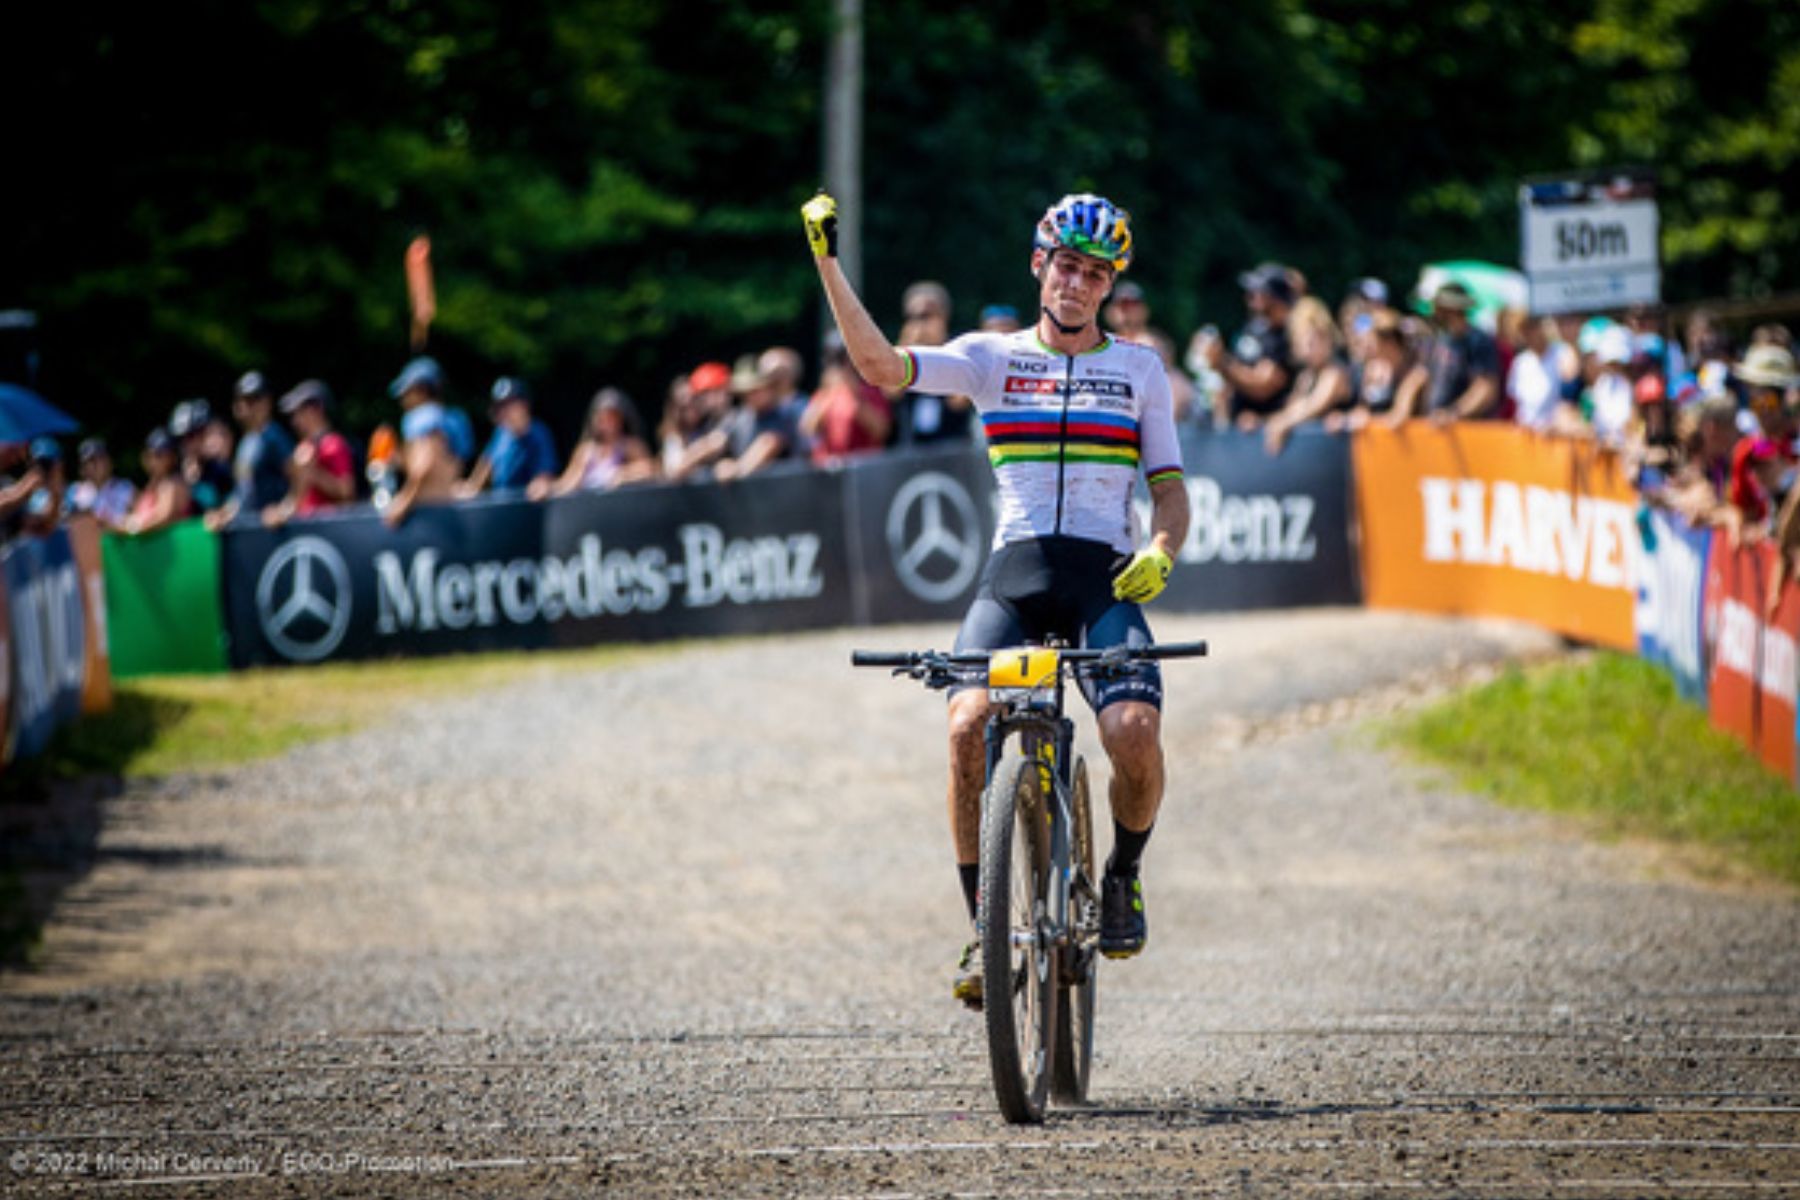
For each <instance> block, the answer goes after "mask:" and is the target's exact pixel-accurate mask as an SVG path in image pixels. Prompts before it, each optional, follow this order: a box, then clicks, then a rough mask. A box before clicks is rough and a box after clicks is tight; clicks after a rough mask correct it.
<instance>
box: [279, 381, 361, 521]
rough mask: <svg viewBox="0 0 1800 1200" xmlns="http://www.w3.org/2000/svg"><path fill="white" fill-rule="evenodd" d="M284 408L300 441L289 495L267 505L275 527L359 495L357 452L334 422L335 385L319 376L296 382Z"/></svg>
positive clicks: (283, 402)
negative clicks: (352, 450) (332, 411)
mask: <svg viewBox="0 0 1800 1200" xmlns="http://www.w3.org/2000/svg"><path fill="white" fill-rule="evenodd" d="M281 414H282V416H284V417H286V418H287V419H288V422H289V423H290V424H292V425H293V427H294V434H295V436H297V437H298V438H299V439H300V444H299V445H297V446H295V447H294V453H293V457H292V458H291V459H290V460H289V462H288V492H287V495H286V496H283V497H282V498H281V499H280V500H278V501H277V502H275V503H274V504H271V505H268V506H266V507H265V508H264V509H263V510H262V521H263V524H264V525H267V526H269V527H271V528H275V527H279V526H281V525H285V524H287V522H288V521H289V520H291V519H292V518H294V517H310V516H313V515H314V514H315V513H320V512H324V511H325V510H327V509H330V508H335V507H337V506H338V505H340V504H348V503H350V502H351V501H352V500H354V499H356V456H355V454H353V453H352V452H351V450H350V443H349V442H348V441H346V440H345V438H344V436H343V435H342V434H340V433H338V432H337V431H336V430H334V429H332V427H331V389H330V388H328V387H326V386H325V385H324V384H323V383H321V382H320V381H319V380H317V379H308V380H306V381H304V382H302V383H299V384H296V385H295V386H294V388H293V389H292V390H290V391H289V392H288V393H287V394H286V395H284V396H283V397H282V398H281Z"/></svg>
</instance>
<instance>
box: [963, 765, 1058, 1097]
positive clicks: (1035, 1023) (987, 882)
mask: <svg viewBox="0 0 1800 1200" xmlns="http://www.w3.org/2000/svg"><path fill="white" fill-rule="evenodd" d="M1047 772H1048V768H1047V767H1045V766H1043V765H1041V764H1039V763H1037V762H1035V761H1033V760H1031V759H1028V758H1026V757H1025V756H1024V755H1023V754H1020V753H1018V752H1016V751H1015V752H1014V753H1011V754H1008V755H1007V756H1006V757H1005V758H1003V759H1001V761H1000V766H999V769H998V770H996V771H995V772H994V776H993V778H992V779H991V780H989V781H988V789H987V794H986V795H985V796H983V797H982V817H981V821H982V824H981V907H980V912H979V915H978V918H977V922H976V924H977V928H978V930H979V933H980V937H981V968H982V980H983V991H984V993H985V1003H984V1004H983V1005H982V1011H983V1012H984V1013H985V1014H986V1017H987V1034H988V1060H989V1063H990V1064H991V1065H992V1067H993V1073H994V1094H995V1095H996V1096H997V1097H998V1098H999V1101H1000V1111H1001V1113H1002V1114H1004V1115H1005V1117H1006V1119H1007V1120H1008V1121H1011V1122H1012V1123H1014V1124H1024V1123H1031V1122H1037V1121H1042V1120H1043V1119H1044V1103H1045V1101H1046V1099H1047V1098H1048V1096H1049V1091H1050V1049H1051V1038H1052V1035H1053V1031H1054V1030H1055V1028H1056V1014H1055V1007H1056V991H1057V987H1056V985H1057V979H1056V955H1055V947H1054V946H1053V945H1052V944H1051V942H1050V936H1049V925H1050V914H1049V899H1048V898H1049V894H1050V826H1049V820H1048V813H1049V809H1048V807H1047V806H1046V802H1045V791H1046V789H1047V788H1048V786H1049V779H1048V776H1047Z"/></svg>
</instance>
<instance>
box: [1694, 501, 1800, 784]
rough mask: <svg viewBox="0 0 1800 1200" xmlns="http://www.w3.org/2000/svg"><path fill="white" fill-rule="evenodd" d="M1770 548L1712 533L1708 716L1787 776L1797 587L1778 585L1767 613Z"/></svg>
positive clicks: (1799, 673)
mask: <svg viewBox="0 0 1800 1200" xmlns="http://www.w3.org/2000/svg"><path fill="white" fill-rule="evenodd" d="M1774 572H1775V549H1774V547H1773V546H1771V545H1770V544H1768V543H1767V542H1759V543H1756V544H1753V545H1742V546H1738V547H1736V548H1735V549H1734V548H1733V547H1732V546H1731V544H1730V540H1729V538H1728V537H1727V535H1726V534H1724V533H1723V532H1715V533H1714V534H1713V541H1712V547H1711V550H1710V552H1709V555H1708V561H1707V570H1706V598H1705V616H1704V622H1705V636H1706V641H1707V646H1708V661H1709V663H1710V665H1711V675H1710V678H1709V680H1708V699H1709V706H1708V707H1709V710H1710V712H1711V715H1712V723H1713V725H1714V726H1716V727H1717V728H1719V729H1722V730H1724V731H1726V732H1727V733H1730V734H1732V735H1734V736H1736V737H1737V738H1738V739H1739V740H1741V741H1742V742H1743V743H1744V744H1745V745H1747V746H1749V747H1750V748H1751V749H1753V750H1754V751H1756V754H1757V756H1758V757H1760V758H1761V759H1762V760H1763V762H1765V763H1767V764H1768V765H1769V766H1770V767H1771V768H1773V769H1774V770H1776V771H1778V772H1780V773H1781V775H1782V776H1783V777H1785V778H1787V779H1789V780H1793V779H1794V778H1795V770H1794V764H1795V745H1794V743H1795V736H1796V732H1795V731H1796V720H1795V690H1796V686H1797V685H1800V662H1797V661H1796V655H1795V639H1796V637H1797V636H1800V587H1796V586H1794V585H1793V584H1791V583H1790V584H1789V585H1788V586H1787V587H1786V588H1785V589H1784V590H1783V592H1782V596H1781V602H1780V604H1779V605H1778V606H1777V607H1776V610H1775V613H1774V615H1773V616H1774V619H1773V620H1768V619H1766V616H1767V605H1768V590H1769V582H1770V580H1771V578H1772V577H1773V575H1774Z"/></svg>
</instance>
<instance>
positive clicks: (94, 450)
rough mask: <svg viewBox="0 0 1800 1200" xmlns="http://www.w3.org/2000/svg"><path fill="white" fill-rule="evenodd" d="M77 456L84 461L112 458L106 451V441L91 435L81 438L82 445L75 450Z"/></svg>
mask: <svg viewBox="0 0 1800 1200" xmlns="http://www.w3.org/2000/svg"><path fill="white" fill-rule="evenodd" d="M75 457H76V458H78V459H80V460H81V461H82V462H88V461H90V460H92V459H96V458H110V457H112V456H111V455H110V454H108V453H107V452H106V443H105V442H103V441H101V440H100V439H99V438H97V437H91V438H83V439H82V440H81V445H80V447H79V448H78V449H77V450H76V451H75Z"/></svg>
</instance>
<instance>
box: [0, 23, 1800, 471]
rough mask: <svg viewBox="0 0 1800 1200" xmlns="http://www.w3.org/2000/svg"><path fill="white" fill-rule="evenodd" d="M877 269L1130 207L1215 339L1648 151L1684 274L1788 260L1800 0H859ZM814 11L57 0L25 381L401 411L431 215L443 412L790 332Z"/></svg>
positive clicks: (27, 82) (20, 119) (1011, 295)
mask: <svg viewBox="0 0 1800 1200" xmlns="http://www.w3.org/2000/svg"><path fill="white" fill-rule="evenodd" d="M866 8H867V12H866V31H867V38H866V55H865V59H866V87H865V91H866V105H865V108H866V130H867V136H866V148H865V172H864V176H865V194H866V196H867V201H866V212H865V213H864V214H862V215H863V217H864V221H865V239H864V245H865V256H866V263H867V271H866V287H865V291H866V294H867V296H868V298H869V301H870V305H871V308H872V309H873V310H874V311H875V313H876V315H877V317H878V319H880V320H882V321H883V322H884V323H887V324H889V325H890V326H891V325H892V324H893V322H894V320H895V318H896V317H897V309H898V301H899V295H900V291H901V290H902V289H903V288H904V286H905V285H906V283H907V282H909V281H910V280H912V279H913V278H916V277H918V276H920V275H934V276H937V277H940V278H942V279H943V280H944V282H945V283H946V284H948V285H949V286H950V288H951V290H952V292H953V294H954V295H955V297H956V299H957V301H958V304H959V316H960V317H961V318H963V319H967V318H970V317H972V315H973V311H974V310H975V308H976V307H978V306H979V305H981V304H983V303H987V302H993V301H1010V302H1013V303H1015V304H1021V305H1026V306H1029V304H1030V301H1031V299H1032V293H1031V290H1030V289H1031V287H1032V284H1031V281H1030V280H1029V278H1028V277H1027V276H1026V273H1025V263H1026V252H1027V248H1028V245H1029V242H1028V237H1029V228H1030V226H1031V224H1032V222H1033V221H1034V220H1035V219H1036V217H1037V215H1038V214H1039V213H1040V212H1041V211H1042V210H1043V208H1044V206H1045V205H1046V204H1047V203H1048V202H1049V201H1050V200H1053V199H1054V198H1055V197H1056V196H1058V195H1060V194H1061V193H1063V192H1066V191H1071V190H1077V189H1084V188H1091V189H1094V190H1100V191H1103V192H1105V193H1107V194H1109V195H1111V196H1113V197H1114V198H1115V199H1117V200H1119V201H1120V202H1121V203H1123V204H1125V205H1126V206H1127V207H1129V208H1130V209H1132V211H1133V213H1134V215H1135V217H1136V218H1137V232H1138V239H1139V250H1140V257H1139V262H1138V265H1137V266H1136V267H1134V272H1135V275H1136V277H1137V278H1138V279H1139V280H1140V281H1141V282H1143V283H1144V285H1145V286H1146V288H1147V289H1148V290H1149V293H1150V297H1151V300H1152V303H1153V305H1154V306H1155V309H1156V319H1157V322H1158V323H1159V324H1161V325H1163V326H1165V327H1166V328H1168V329H1170V330H1171V331H1172V332H1175V333H1177V334H1181V333H1185V332H1186V331H1187V330H1188V329H1190V328H1192V327H1193V326H1195V325H1197V324H1198V323H1200V322H1201V321H1202V320H1215V321H1220V322H1224V323H1230V322H1231V321H1232V320H1233V319H1235V317H1236V316H1237V313H1238V309H1239V302H1238V298H1237V294H1236V287H1235V278H1236V274H1237V272H1238V271H1239V270H1241V269H1242V268H1244V267H1246V266H1248V265H1249V264H1251V263H1253V262H1256V261H1258V260H1260V259H1263V258H1269V257H1277V258H1281V259H1284V260H1286V261H1290V262H1294V263H1296V264H1299V265H1300V266H1302V267H1303V268H1304V269H1305V270H1306V271H1307V272H1308V274H1309V275H1310V276H1311V277H1312V279H1313V281H1314V283H1315V285H1316V287H1317V288H1318V290H1319V291H1320V292H1321V293H1322V294H1324V295H1326V296H1328V297H1329V296H1335V295H1336V294H1338V291H1339V289H1340V288H1341V287H1342V285H1343V284H1344V283H1345V282H1346V281H1347V280H1348V279H1349V278H1350V277H1352V276H1354V275H1357V274H1362V273H1375V274H1380V275H1383V276H1385V277H1386V278H1388V279H1389V280H1390V281H1391V282H1393V283H1395V284H1396V285H1400V286H1404V285H1406V284H1407V283H1409V282H1410V281H1411V278H1412V274H1413V272H1414V271H1415V270H1416V268H1417V266H1418V265H1419V264H1420V263H1421V262H1423V261H1426V260H1428V259H1432V258H1441V257H1486V258H1492V259H1497V260H1500V261H1509V260H1511V258H1512V257H1513V255H1514V254H1515V246H1516V242H1517V225H1516V207H1515V206H1516V195H1515V189H1516V185H1517V181H1518V179H1519V177H1520V176H1522V175H1525V174H1534V173H1539V172H1546V171H1555V170H1559V169H1563V168H1566V167H1569V166H1571V165H1601V164H1607V163H1625V162H1629V163H1647V164H1650V165H1655V166H1658V167H1660V168H1661V170H1662V171H1663V177H1664V180H1665V184H1666V188H1667V190H1666V197H1667V199H1666V202H1665V227H1666V229H1667V251H1668V257H1669V261H1670V280H1671V284H1670V287H1671V291H1672V292H1673V293H1674V294H1676V295H1678V296H1679V295H1684V294H1685V295H1687V296H1690V297H1693V296H1697V295H1698V294H1701V293H1711V294H1727V293H1729V294H1740V293H1754V292H1758V291H1761V290H1765V289H1767V288H1769V287H1771V286H1774V285H1776V284H1778V283H1780V282H1781V280H1780V279H1779V277H1778V273H1779V270H1780V268H1781V265H1782V264H1784V263H1792V262H1793V261H1794V260H1795V252H1796V250H1797V249H1800V214H1796V213H1794V212H1793V211H1791V205H1787V204H1784V203H1783V200H1784V198H1786V197H1792V196H1794V195H1796V194H1800V187H1797V186H1796V185H1797V184H1800V179H1796V174H1795V172H1796V166H1795V163H1796V157H1797V156H1800V10H1796V9H1794V8H1793V6H1792V5H1789V4H1783V3H1781V2H1780V0H1581V2H1580V3H1577V4H1575V5H1572V6H1570V5H1562V4H1558V3H1555V2H1554V0H1516V2H1515V3H1512V4H1507V5H1498V4H1494V3H1492V0H1451V2H1449V3H1446V4H1439V5H1426V4H1421V3H1418V2H1417V0H1275V2H1274V3H1270V4H1265V5H1247V6H1246V5H1227V4H1225V3H1223V2H1222V0H1146V2H1145V3H1143V4H1139V5H1134V6H1130V7H1126V8H1121V7H1120V6H1118V5H1115V4H1102V3H1099V2H1098V0H1072V2H1070V3H1065V4H1060V5H1054V6H1049V7H1046V6H1043V5H1037V4H1029V5H1028V4H1024V3H1019V2H1017V0H996V2H995V3H993V4H987V5H980V6H944V5H934V4H929V3H926V2H925V0H894V2H893V3H889V4H880V5H876V4H869V5H867V6H866ZM831 11H832V6H831V5H829V4H827V3H825V0H798V2H796V3H790V4H787V5H782V6H778V7H771V6H767V5H752V4H748V3H745V2H744V0H696V2H695V3H690V4H682V5H650V4H644V3H641V2H636V0H519V2H518V3H513V4H507V5H500V4H495V3H492V2H491V0H440V2H437V3H431V4H426V3H421V2H419V0H346V2H345V3H339V4H325V3H321V2H319V0H249V2H245V0H239V2H236V3H226V2H225V0H199V2H198V3H195V4H190V5H185V6H182V7H181V8H180V9H179V10H178V11H175V10H169V9H167V8H158V7H157V6H153V5H152V6H145V5H135V6H128V5H101V6H98V7H96V6H81V5H34V6H28V8H27V9H26V10H25V11H22V12H21V13H18V14H13V25H12V27H11V32H12V34H13V37H12V40H11V44H13V45H15V46H20V47H29V48H30V49H29V52H28V53H27V54H25V55H20V56H17V57H18V59H19V61H18V63H17V64H16V69H12V70H9V71H7V72H4V73H0V98H4V101H5V103H6V105H7V109H8V111H9V113H11V114H13V115H14V116H15V118H16V119H15V121H14V122H12V123H11V126H10V128H9V137H8V143H7V155H8V161H9V163H10V164H11V165H12V166H13V167H14V168H15V169H14V170H13V171H12V172H10V173H9V180H8V186H7V188H6V189H4V194H3V195H0V206H3V208H0V263H4V264H5V267H6V269H5V270H4V271H3V272H0V307H10V306H15V305H17V306H23V307H28V308H32V309H35V310H37V311H38V312H39V313H40V314H41V316H42V319H43V333H42V339H41V340H42V351H43V361H44V375H43V377H42V383H43V387H44V390H45V391H47V392H48V393H49V394H50V395H51V396H52V398H54V399H56V400H58V401H60V402H62V403H64V404H67V405H69V406H71V407H72V408H74V409H75V410H76V411H77V412H78V414H80V415H81V416H83V417H84V418H85V419H86V420H87V422H88V424H89V425H90V426H93V427H97V428H99V429H101V430H103V431H111V432H115V433H117V434H119V435H121V436H128V437H131V438H136V437H137V436H138V435H140V434H141V433H142V432H143V430H144V429H145V428H146V427H147V426H148V425H150V424H151V423H152V422H153V421H155V420H158V419H160V418H162V417H163V416H165V415H166V413H167V411H168V409H169V407H170V405H171V403H172V402H173V401H174V400H176V399H179V398H181V397H182V396H185V395H191V394H207V395H211V396H213V397H219V396H221V395H222V394H223V392H224V390H225V388H226V386H227V385H228V383H229V380H230V379H231V378H232V377H233V376H234V375H235V374H236V373H237V372H238V371H240V370H242V369H244V368H245V367H248V366H251V365H260V366H262V367H264V368H266V369H268V370H269V371H271V372H272V373H273V374H274V375H275V377H276V378H277V379H278V380H281V381H283V382H286V381H291V380H293V379H295V378H297V377H299V376H301V375H319V376H322V377H324V378H326V379H327V380H328V381H330V382H331V383H332V384H333V385H334V386H335V387H336V389H337V390H338V391H339V393H340V394H341V395H342V396H344V397H345V398H346V401H347V404H346V408H347V411H346V413H345V414H344V416H345V418H346V423H347V424H350V425H352V426H355V427H358V428H363V429H366V428H367V427H368V426H370V425H371V424H373V423H374V422H375V421H377V420H380V419H391V417H392V415H393V414H392V412H391V408H390V405H389V403H388V400H387V398H386V395H385V384H386V382H387V380H388V379H389V378H390V377H391V376H392V374H393V373H394V371H395V369H396V368H397V367H398V366H399V364H400V362H401V361H402V360H403V359H404V357H405V356H406V354H407V352H408V351H407V331H408V315H407V311H406V295H405V289H404V285H403V282H402V275H401V270H400V263H401V254H402V251H403V249H404V247H405V245H406V244H407V242H408V241H409V240H410V238H411V237H412V235H413V234H415V233H416V232H419V231H421V230H423V231H427V232H429V233H430V235H431V237H432V240H433V251H434V255H433V257H434V264H435V267H436V272H437V282H438V300H439V318H438V322H437V325H436V327H435V329H434V332H433V339H432V343H431V350H432V351H433V353H435V354H437V355H438V356H439V357H440V358H441V359H443V360H444V361H445V364H446V366H447V368H448V370H449V373H450V379H451V382H452V388H453V396H452V398H453V399H454V400H457V401H460V402H461V403H463V404H465V405H467V406H471V407H477V408H479V407H480V403H481V395H482V392H483V390H484V386H485V384H486V382H487V381H488V380H489V379H490V378H492V377H493V376H494V375H496V374H498V373H501V372H519V373H523V374H526V375H528V376H530V377H532V378H533V380H534V382H536V383H537V384H538V391H539V394H540V396H542V397H543V398H544V407H545V408H546V409H547V415H549V416H550V418H551V419H552V423H553V424H554V425H556V426H557V427H558V430H559V432H561V433H562V434H563V435H564V438H565V440H566V439H567V437H568V435H569V434H570V433H571V432H572V430H573V427H574V425H575V424H576V423H577V421H578V414H579V413H580V411H581V409H582V407H583V406H584V402H585V399H586V397H587V395H588V394H589V393H591V392H592V391H593V390H594V388H595V387H596V386H598V385H599V384H600V383H603V382H618V383H623V384H624V385H626V386H627V387H628V388H629V389H630V390H632V391H634V392H635V393H636V394H637V395H638V396H639V398H640V400H643V401H645V402H646V403H647V405H648V406H649V407H650V408H651V409H654V408H655V407H656V405H657V403H658V402H659V400H660V392H661V389H662V386H663V384H664V383H665V382H666V380H667V379H668V378H669V377H670V376H672V375H673V374H675V373H676V372H678V371H683V370H686V369H687V368H689V367H691V366H692V365H693V364H694V363H695V362H697V361H699V360H700V359H702V358H726V359H729V358H730V357H731V356H732V355H734V354H736V353H739V352H742V351H744V350H748V349H752V348H756V347H759V346H761V345H766V344H768V343H770V342H772V341H777V340H779V341H786V342H789V343H792V344H795V345H798V346H801V347H802V348H803V349H805V348H809V347H810V344H811V341H812V338H813V336H814V334H816V332H817V329H818V320H819V315H820V303H819V297H818V288H817V285H816V283H815V281H814V280H813V278H812V272H811V269H810V266H809V264H808V262H807V257H806V254H805V250H804V245H803V243H802V241H801V239H800V237H799V233H798V223H797V220H796V219H795V215H794V209H795V207H796V205H797V204H798V203H799V201H800V200H801V199H803V198H804V197H805V196H806V195H807V194H808V193H809V192H810V191H811V190H812V188H813V187H814V186H816V184H817V182H818V179H819V163H820V158H821V154H820V143H821V131H822V127H823V117H824V114H823V113H822V111H821V108H822V100H821V97H822V94H823V83H822V74H823V70H824V63H825V54H826V43H827V39H828V36H829V33H830V22H831Z"/></svg>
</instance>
